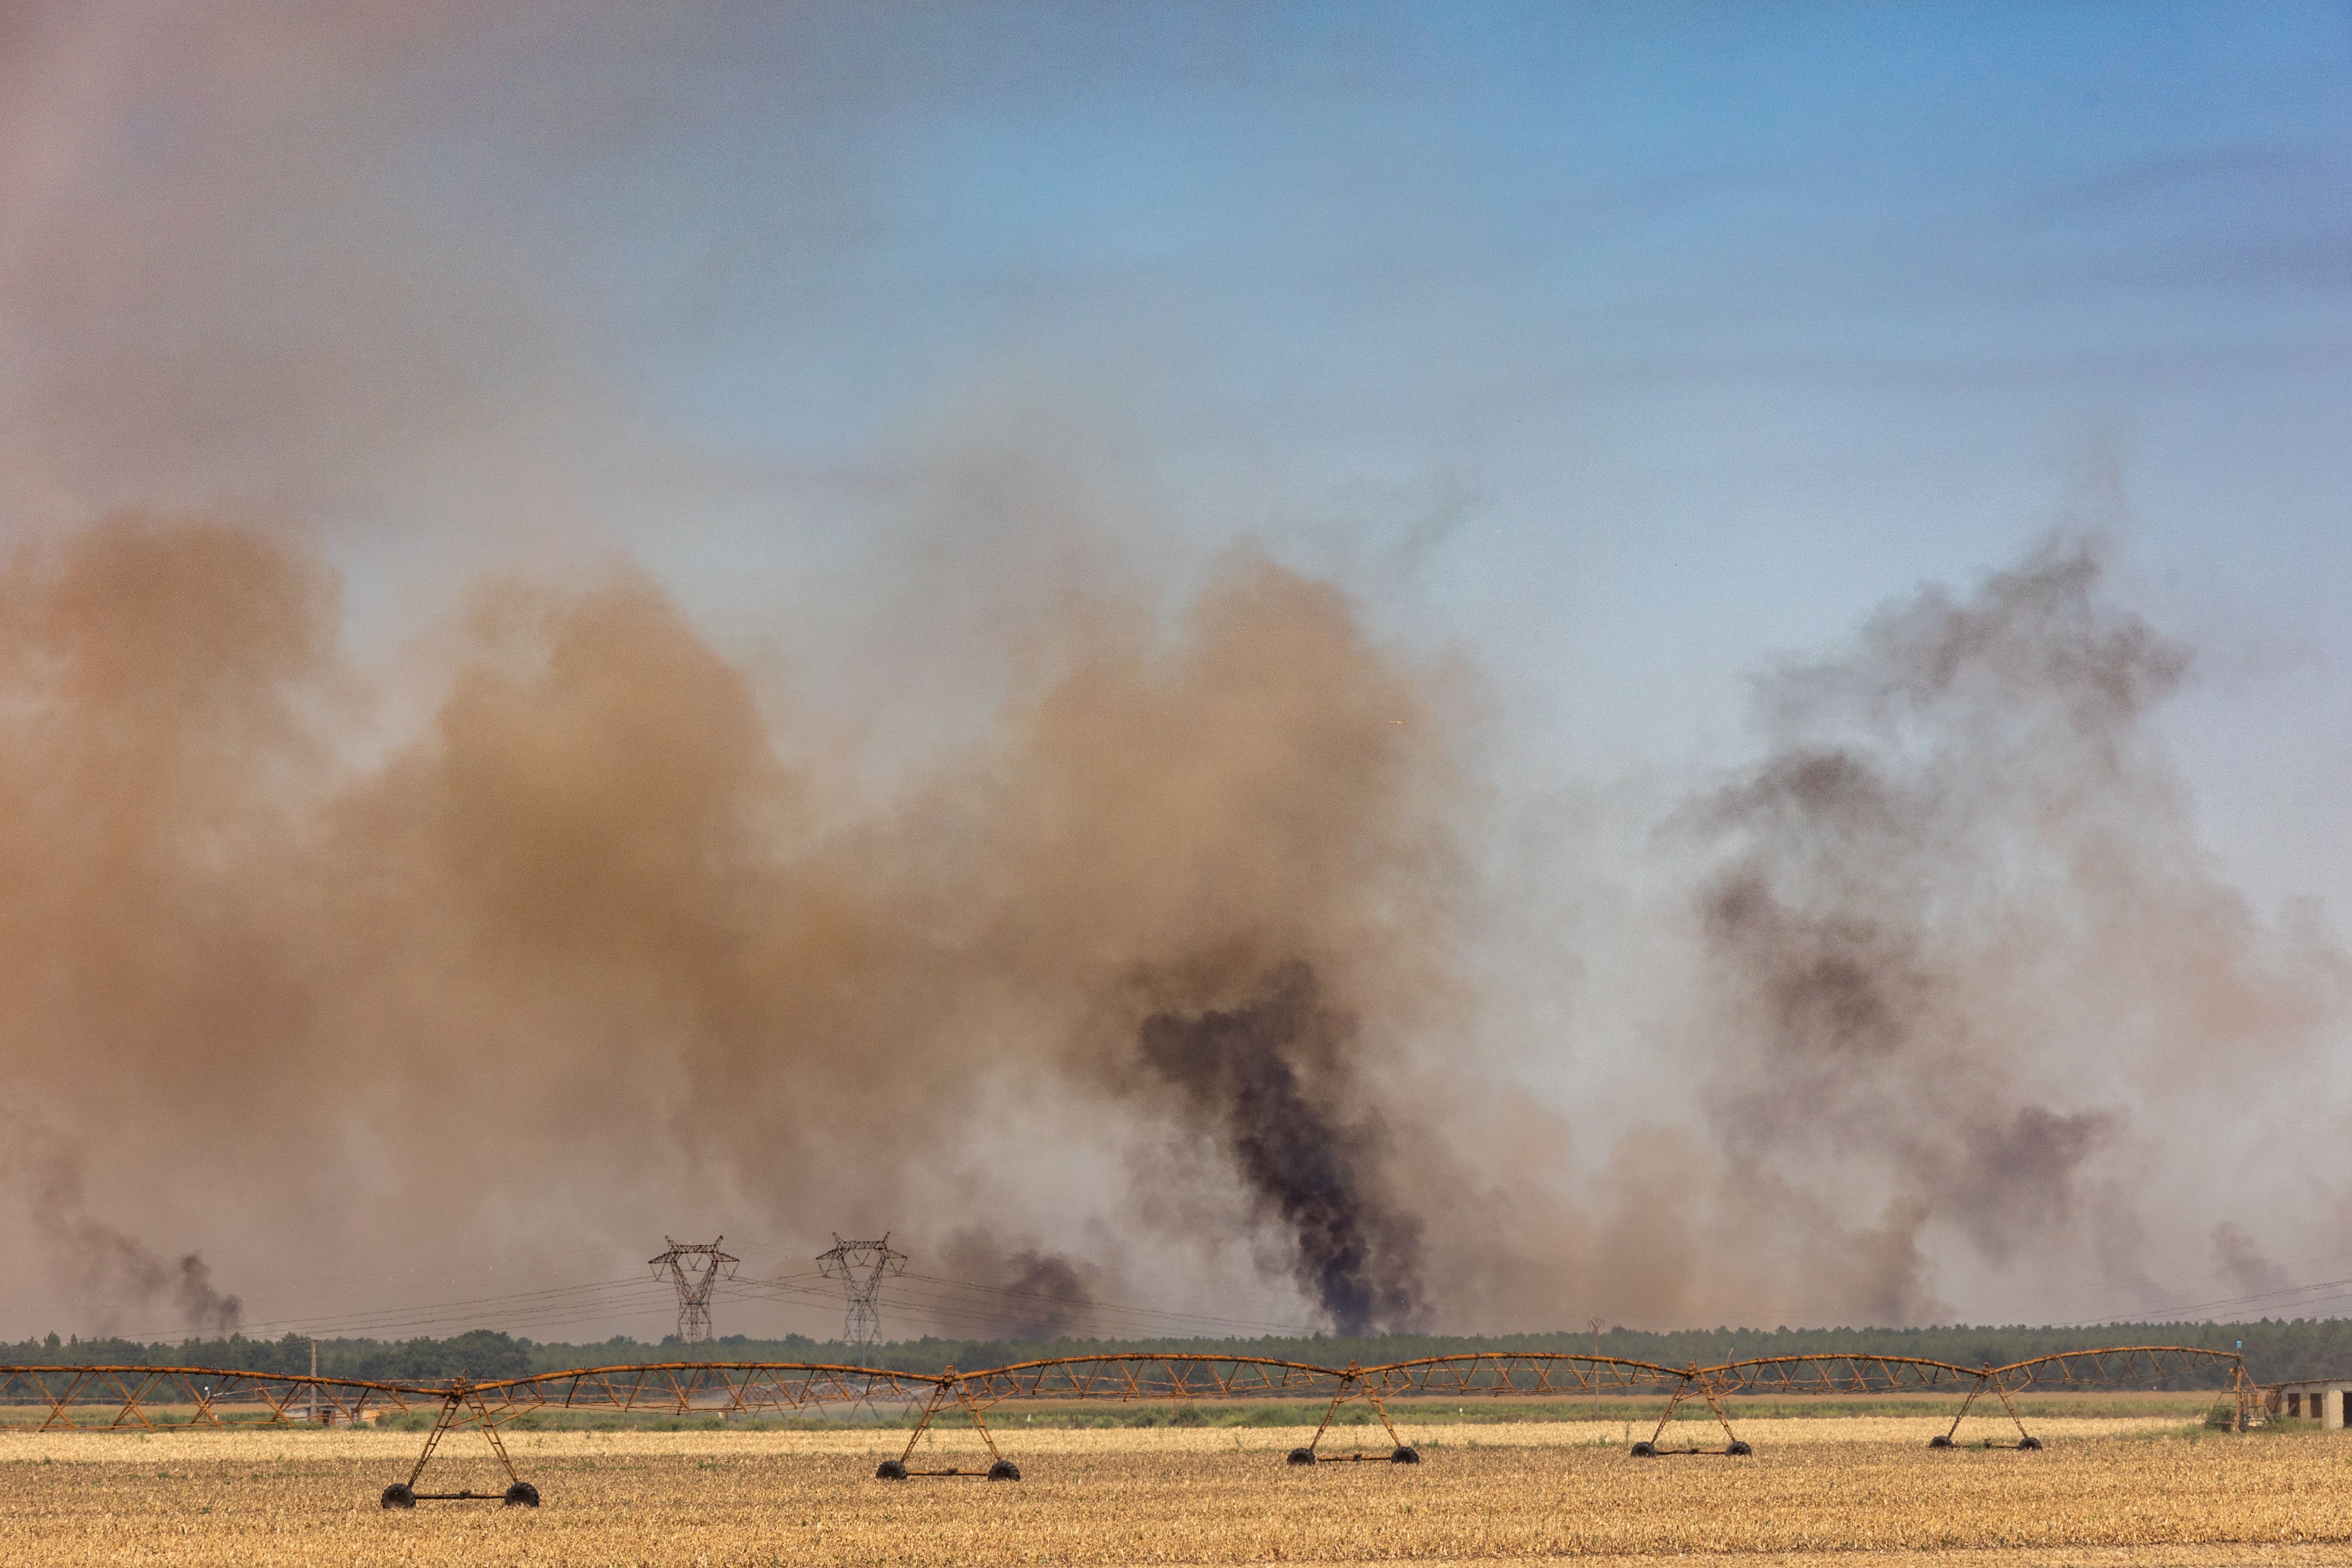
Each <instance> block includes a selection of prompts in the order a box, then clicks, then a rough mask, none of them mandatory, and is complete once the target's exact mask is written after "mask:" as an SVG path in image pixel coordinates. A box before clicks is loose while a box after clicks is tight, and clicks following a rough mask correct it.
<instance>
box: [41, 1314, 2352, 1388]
mask: <svg viewBox="0 0 2352 1568" xmlns="http://www.w3.org/2000/svg"><path fill="white" fill-rule="evenodd" d="M2240 1342H2243V1344H2244V1348H2245V1357H2246V1368H2247V1370H2248V1371H2249V1372H2250V1373H2252V1375H2253V1376H2254V1377H2255V1379H2256V1380H2257V1381H2260V1382H2263V1383H2277V1382H2284V1381H2290V1380H2294V1379H2300V1378H2322V1377H2352V1319H2345V1318H2319V1319H2310V1318H2297V1319H2292V1320H2286V1321H2272V1320H2269V1319H2264V1320H2263V1321H2260V1322H2252V1323H2110V1324H2107V1325H2105V1326H2104V1327H2101V1328H2093V1329H2074V1328H2067V1329H2053V1328H2031V1327H2027V1326H2025V1325H2023V1324H2016V1325H2011V1326H2008V1327H1990V1326H1986V1327H1976V1326H1970V1325H1968V1324H1954V1325H1951V1326H1949V1327H1944V1328H1931V1329H1787V1328H1781V1329H1728V1328H1722V1329H1686V1330H1678V1331H1674V1332H1670V1333H1655V1332H1651V1331H1646V1330H1641V1329H1611V1330H1609V1331H1606V1332H1605V1333H1603V1334H1602V1335H1601V1341H1600V1350H1601V1353H1602V1354H1604V1355H1613V1356H1622V1357H1624V1358H1626V1359H1628V1360H1632V1361H1645V1362H1654V1363H1660V1364H1662V1365H1665V1366H1685V1365H1688V1364H1689V1363H1693V1362H1696V1363H1698V1364H1699V1365H1701V1366H1708V1365H1713V1364H1715V1363H1719V1362H1726V1361H1738V1360H1743V1359H1745V1358H1747V1357H1749V1356H1769V1355H1802V1354H1808V1353H1835V1352H1859V1353H1864V1354H1874V1355H1908V1356H1924V1357H1926V1358H1927V1359H1929V1360H1932V1361H1943V1362H1951V1363H1957V1364H1958V1365H1960V1366H1971V1367H1972V1366H1978V1365H1981V1364H1983V1363H1987V1362H1990V1363H1993V1364H1995V1365H2000V1364H2003V1363H2008V1362H2013V1361H2023V1360H2025V1359H2027V1358H2028V1357H2032V1356H2037V1355H2047V1354H2049V1353H2051V1352H2055V1351H2074V1350H2089V1349H2092V1348H2095V1347H2096V1346H2100V1345H2116V1344H2168V1345H2190V1346H2195V1347H2199V1348H2202V1349H2208V1350H2231V1349H2233V1348H2236V1347H2237V1345H2238V1344H2239V1343H2240ZM310 1343H311V1342H310V1341H309V1340H307V1339H304V1338H302V1337H301V1336H300V1335H298V1334H288V1335H286V1336H285V1337H284V1338H282V1339H276V1340H249V1339H247V1338H246V1337H245V1336H244V1335H242V1334H233V1335H231V1336H229V1337H228V1338H226V1339H220V1340H188V1341H184V1342H180V1343H176V1344H170V1343H156V1344H141V1343H138V1342H132V1341H129V1340H114V1339H99V1340H71V1339H69V1340H60V1339H59V1338H58V1336H57V1335H55V1334H51V1335H49V1336H48V1337H47V1338H46V1339H40V1340H26V1341H24V1342H21V1343H18V1344H7V1343H4V1342H0V1363H31V1364H36V1365H66V1364H90V1363H103V1364H112V1365H125V1366H213V1367H223V1368H234V1369H238V1370H243V1371H251V1372H273V1373H304V1372H308V1371H310ZM318 1347H319V1370H320V1373H325V1374H327V1375H329V1376H332V1377H353V1378H364V1379H368V1380H370V1381H373V1382H383V1383H400V1382H405V1381H409V1380H414V1379H422V1378H439V1377H455V1376H457V1375H459V1374H463V1375H465V1376H467V1377H473V1378H505V1377H524V1376H528V1375H530V1373H539V1372H559V1371H562V1370H564V1369H566V1368H569V1367H575V1366H615V1365H624V1364H627V1363H636V1362H651V1361H684V1360H694V1361H800V1362H838V1363H848V1364H854V1365H859V1366H874V1367H882V1368H887V1369H888V1370H891V1371H895V1372H920V1373H937V1372H940V1371H942V1370H944V1369H946V1368H947V1367H950V1366H955V1367H961V1368H963V1369H964V1370H966V1371H973V1370H977V1369H979V1368H982V1367H991V1366H1003V1365H1004V1364H1006V1363H1011V1362H1018V1361H1031V1360H1036V1359H1039V1358H1042V1357H1045V1356H1056V1355H1090V1354H1104V1353H1109V1352H1119V1351H1158V1352H1192V1353H1195V1354H1208V1355H1249V1356H1265V1357H1267V1358H1269V1359H1272V1360H1276V1361H1296V1362H1309V1363H1314V1364H1316V1365H1318V1366H1345V1365H1347V1364H1348V1363H1349V1362H1356V1363H1360V1364H1362V1365H1365V1366H1370V1365H1374V1364H1377V1363H1381V1362H1393V1361H1408V1360H1412V1359H1413V1358H1415V1357H1419V1356H1433V1355H1457V1354H1463V1353H1466V1352H1478V1351H1553V1352H1567V1353H1589V1352H1591V1351H1592V1349H1593V1337H1592V1336H1591V1334H1589V1333H1582V1334H1580V1333H1574V1332H1565V1333H1553V1334H1505V1335H1495V1336H1487V1337H1478V1338H1462V1337H1451V1336H1444V1335H1435V1334H1385V1335H1377V1336H1371V1337H1367V1338H1359V1339H1342V1338H1337V1337H1328V1336H1325V1335H1320V1334H1318V1335H1313V1336H1310V1337H1307V1338H1303V1339H1302V1338H1285V1339H1272V1338H1269V1339H1258V1340H1205V1339H1186V1340H1068V1339H1065V1340H1054V1341H1051V1342H1046V1341H1035V1340H945V1339H933V1338H924V1339H919V1340H898V1341H894V1342H890V1343H888V1344H885V1345H880V1346H877V1347H871V1348H867V1349H865V1350H858V1351H853V1350H851V1349H849V1348H848V1347H845V1346H844V1345H841V1344H837V1343H825V1342H819V1341H816V1340H812V1339H809V1338H807V1337H805V1336H803V1335H800V1334H793V1335H790V1336H787V1337H786V1338H784V1339H781V1340H755V1339H751V1338H749V1337H747V1336H745V1335H742V1334H729V1335H727V1336H726V1337H724V1338H722V1339H719V1340H718V1341H716V1342H712V1343H710V1344H708V1345H696V1346H693V1347H691V1348H688V1347H686V1346H682V1345H680V1344H679V1343H678V1341H677V1336H675V1335H672V1336H670V1337H668V1338H666V1339H664V1340H663V1341H662V1342H660V1343H658V1344H647V1343H646V1342H642V1341H638V1340H631V1339H611V1340H606V1341H604V1342H602V1343H598V1344H546V1343H539V1342H533V1341H530V1340H527V1339H516V1338H513V1337H512V1336H510V1335H507V1334H502V1333H497V1332H494V1331H490V1330H487V1329H478V1330H475V1331H473V1332H471V1333H464V1334H457V1335H455V1336H453V1337H451V1338H449V1339H444V1340H435V1339H414V1340H400V1341H390V1340H365V1339H334V1340H320V1341H319V1342H318ZM2221 1381H2222V1379H2221V1376H2220V1375H2219V1374H2214V1375H2210V1376H2193V1377H2189V1378H2186V1379H2176V1380H2174V1381H2172V1382H2171V1383H2168V1384H2164V1385H2163V1386H2168V1387H2210V1386H2217V1385H2219V1384H2221Z"/></svg>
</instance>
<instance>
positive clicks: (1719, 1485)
mask: <svg viewBox="0 0 2352 1568" xmlns="http://www.w3.org/2000/svg"><path fill="white" fill-rule="evenodd" d="M1772 1425H1773V1426H1775V1427H1776V1428H1780V1430H1776V1431H1774V1432H1772V1433H1771V1434H1770V1435H1769V1439H1768V1440H1767V1441H1765V1442H1760V1443H1759V1453H1758V1455H1757V1457H1755V1458H1744V1459H1725V1458H1692V1459H1682V1460H1670V1461H1657V1462H1646V1463H1645V1462H1643V1461H1638V1460H1631V1459H1628V1458H1626V1456H1625V1454H1624V1451H1623V1448H1622V1445H1621V1444H1619V1443H1618V1442H1616V1441H1615V1440H1614V1439H1615V1437H1616V1436H1617V1433H1616V1432H1614V1431H1609V1430H1605V1429H1604V1430H1600V1431H1596V1430H1595V1428H1594V1427H1593V1426H1589V1425H1580V1424H1574V1423H1561V1424H1558V1425H1554V1426H1532V1425H1530V1426H1509V1427H1499V1428H1498V1427H1496V1426H1484V1425H1479V1426H1468V1425H1465V1426H1420V1425H1418V1424H1415V1428H1414V1432H1413V1436H1415V1437H1416V1439H1417V1440H1418V1441H1419V1442H1420V1443H1421V1444H1422V1445H1423V1451H1424V1453H1425V1454H1426V1462H1425V1463H1423V1464H1422V1465H1420V1466H1417V1467H1391V1466H1389V1465H1386V1464H1381V1465H1364V1466H1355V1465H1346V1466H1318V1467H1315V1468H1313V1469H1311V1470H1306V1471H1298V1470H1293V1469H1290V1468H1286V1467H1285V1466H1283V1465H1281V1464H1280V1462H1279V1458H1278V1452H1277V1451H1278V1450H1279V1449H1280V1448H1281V1447H1284V1446H1286V1444H1288V1443H1290V1442H1293V1441H1295V1440H1296V1436H1297V1434H1295V1433H1293V1432H1291V1431H1288V1430H1286V1429H1284V1428H1279V1427H1263V1428H1228V1429H1214V1428H1179V1429H1150V1430H1114V1431H1045V1430H1038V1431H1035V1432H1034V1433H1023V1434H1019V1435H1018V1437H1017V1439H1016V1440H1017V1441H1018V1442H1019V1445H1020V1448H1021V1452H1022V1456H1023V1458H1024V1475H1025V1477H1026V1479H1024V1480H1023V1481H1021V1482H1019V1483H1017V1484H992V1483H989V1482H984V1481H977V1480H963V1479H959V1480H942V1481H929V1482H915V1483H901V1484H892V1483H887V1482H877V1481H876V1480H874V1479H873V1466H874V1462H875V1458H876V1456H877V1455H878V1454H880V1453H882V1452H883V1451H884V1449H885V1447H886V1446H887V1434H877V1433H864V1432H838V1431H836V1432H776V1433H730V1432H715V1433H696V1432H681V1433H635V1432H618V1433H568V1432H567V1433H551V1432H549V1433H516V1434H514V1435H513V1436H512V1437H511V1438H510V1441H511V1442H512V1443H513V1444H514V1445H515V1446H516V1447H517V1448H518V1449H519V1450H520V1451H519V1452H518V1456H517V1457H518V1458H521V1457H522V1453H521V1451H527V1452H528V1453H529V1455H530V1466H531V1468H532V1471H533V1473H534V1474H535V1475H536V1476H537V1477H538V1478H539V1480H540V1484H541V1489H542V1491H543V1492H544V1493H545V1495H546V1499H547V1505H546V1506H545V1507H544V1508H541V1509H539V1510H523V1509H516V1510H509V1509H503V1508H499V1507H496V1506H478V1505H464V1504H459V1505H449V1506H445V1507H443V1508H440V1509H438V1510H435V1509H420V1510H415V1511H414V1512H386V1511H384V1510H381V1509H379V1508H378V1507H377V1506H376V1492H377V1490H378V1489H380V1487H381V1485H382V1478H383V1469H384V1466H385V1464H386V1462H387V1461H388V1460H391V1459H394V1458H397V1457H399V1456H401V1455H402V1454H404V1453H406V1452H407V1451H408V1450H409V1448H410V1447H411V1444H410V1442H409V1440H408V1438H407V1436H406V1435H404V1434H395V1433H381V1434H378V1433H369V1432H356V1433H318V1432H299V1431H284V1430H279V1431H273V1432H267V1433H262V1432H256V1433H226V1432H216V1431H210V1432H186V1433H175V1434H166V1435H153V1436H144V1435H138V1434H95V1433H53V1434H47V1435H36V1434H6V1435H0V1563H59V1562H73V1563H174V1564H180V1563H184V1564H191V1565H193V1568H226V1565H228V1564H236V1565H238V1568H246V1565H266V1564H277V1563H411V1564H418V1565H424V1568H431V1565H437V1564H443V1563H447V1564H453V1565H454V1564H458V1563H467V1564H476V1563H478V1564H506V1563H551V1562H554V1563H583V1564H584V1563H660V1564H669V1563H679V1564H684V1563H712V1564H722V1563H723V1564H749V1563H824V1564H830V1563H842V1564H850V1563H909V1564H933V1563H940V1564H944V1563H1055V1564H1059V1563H1204V1564H1205V1563H1265V1562H1274V1561H1284V1562H1314V1563H1387V1562H1397V1561H1415V1562H1423V1563H1429V1562H1438V1563H1444V1562H1454V1563H1508V1562H1532V1561H1541V1560H1544V1559H1547V1558H1556V1557H1559V1556H1563V1555H1570V1554H1573V1555H1575V1556H1577V1557H1579V1558H1580V1559H1581V1560H1583V1561H1586V1562H1602V1563H1605V1562H1609V1561H1611V1560H1612V1559H1623V1560H1628V1561H1642V1560H1643V1559H1645V1558H1655V1557H1659V1556H1670V1555H1675V1554H1677V1553H1702V1554H1706V1555H1707V1556H1708V1557H1710V1558H1711V1559H1712V1561H1713V1562H1714V1563H1717V1564H1719V1565H1722V1568H1731V1565H1733V1564H1738V1563H1743V1562H1756V1563H1762V1562H1771V1563H1791V1562H1796V1563H1803V1562H1808V1561H1820V1562H1823V1563H1826V1562H1831V1561H1834V1562H1837V1563H1845V1564H1852V1563H1863V1562H1868V1561H1873V1560H1877V1559H1880V1558H1887V1559H1891V1560H1894V1561H1898V1562H1902V1563H1906V1564H1915V1565H1919V1568H1925V1565H1927V1564H1930V1563H1953V1564H1959V1563H1968V1564H1972V1565H1978V1568H2008V1565H2010V1564H2026V1563H2050V1564H2060V1563H2064V1564H2074V1563H2084V1564H2087V1563H2135V1564H2137V1563H2151V1564H2177V1565H2179V1568H2205V1565H2209V1564H2225V1563H2279V1564H2304V1563H2336V1562H2343V1561H2345V1560H2347V1557H2352V1487H2347V1484H2346V1482H2347V1479H2352V1468H2347V1467H2348V1466H2352V1436H2345V1435H2336V1434H2326V1435H2320V1434H2309V1435H2292V1436H2251V1437H2243V1438H2231V1437H2229V1436H2204V1437H2202V1438H2201V1439H2200V1440H2199V1441H2197V1442H2194V1443H2192V1442H2189V1441H2188V1440H2186V1439H2185V1438H2180V1437H2159V1436H2091V1435H2089V1434H2090V1431H2091V1430H2092V1429H2093V1428H2092V1426H2091V1424H2089V1423H2084V1424H2082V1426H2080V1427H2078V1426H2076V1424H2074V1423H2066V1424H2063V1425H2054V1426H2052V1427H2050V1428H2049V1429H2048V1440H2049V1442H2050V1447H2049V1448H2048V1449H2047V1450H2046V1451H2044V1452H2042V1453H2039V1454H2020V1453H2016V1452H2013V1451H1993V1452H1984V1451H1978V1450H1967V1449H1963V1450H1959V1451H1957V1452H1951V1453H1931V1452H1929V1451H1928V1450H1927V1449H1926V1448H1925V1447H1923V1446H1921V1445H1922V1441H1923V1439H1920V1438H1919V1437H1918V1435H1917V1434H1916V1433H1914V1432H1913V1431H1912V1430H1911V1428H1913V1427H1915V1426H1916V1427H1918V1428H1919V1431H1921V1432H1924V1431H1926V1430H1927V1425H1928V1424H1927V1423H1926V1422H1924V1421H1921V1420H1906V1419H1904V1418H1899V1417H1888V1418H1874V1417H1824V1418H1818V1419H1814V1420H1811V1421H1805V1420H1790V1421H1787V1422H1776V1423H1773V1424H1772ZM2101 1425H2107V1424H2104V1423H2103V1424H2101ZM2137 1425H2139V1426H2142V1427H2143V1428H2144V1426H2145V1422H2144V1420H2143V1422H2142V1423H2139V1424H2137ZM1007 1436H1012V1434H1007ZM1759 1436H1764V1435H1763V1434H1759ZM1963 1436H1964V1437H1965V1436H1967V1434H1965V1433H1964V1434H1963ZM1350 1446H1351V1445H1350V1444H1349V1443H1347V1442H1345V1441H1344V1440H1343V1441H1342V1443H1341V1444H1340V1445H1339V1447H1340V1448H1341V1449H1342V1450H1343V1451H1344V1449H1345V1448H1347V1447H1350ZM924 1447H925V1450H926V1452H928V1453H930V1454H932V1455H933V1456H935V1457H936V1458H939V1459H940V1460H941V1461H944V1462H948V1463H955V1462H960V1461H962V1460H966V1459H969V1458H972V1457H974V1456H977V1455H978V1454H979V1453H980V1452H981V1451H982V1450H981V1449H980V1447H979V1445H978V1443H977V1441H976V1439H975V1438H974V1437H973V1436H972V1435H971V1434H970V1433H966V1432H955V1431H944V1432H940V1433H938V1434H937V1435H936V1436H933V1437H931V1438H930V1439H929V1440H928V1441H927V1442H926V1444H925V1445H924ZM450 1469H451V1472H452V1473H451V1475H450V1477H449V1479H450V1481H451V1482H452V1483H453V1484H457V1485H467V1484H472V1485H488V1484H489V1483H490V1481H491V1480H492V1479H493V1476H494V1475H495V1472H494V1471H493V1470H492V1468H491V1467H490V1465H489V1463H488V1459H487V1456H483V1457H480V1458H477V1457H475V1456H473V1455H471V1454H468V1455H467V1456H466V1457H464V1458H456V1457H453V1458H452V1460H451V1461H450ZM1759 1554H1760V1555H1759Z"/></svg>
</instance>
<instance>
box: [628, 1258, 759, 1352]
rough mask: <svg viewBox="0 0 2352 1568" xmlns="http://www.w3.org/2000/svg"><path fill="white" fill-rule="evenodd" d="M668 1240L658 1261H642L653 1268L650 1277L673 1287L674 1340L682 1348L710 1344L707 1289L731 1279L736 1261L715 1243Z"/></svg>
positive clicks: (737, 1260) (708, 1292)
mask: <svg viewBox="0 0 2352 1568" xmlns="http://www.w3.org/2000/svg"><path fill="white" fill-rule="evenodd" d="M662 1239H663V1240H664V1241H669V1250H668V1251H667V1252H665V1253H663V1254H662V1255H661V1256H660V1257H659V1258H647V1259H646V1261H647V1262H648V1263H650V1264H652V1265H653V1269H654V1278H655V1279H664V1278H667V1279H668V1280H669V1281H670V1282H671V1283H672V1284H674V1285H676V1286H677V1340H678V1343H680V1344H686V1345H701V1344H709V1342H710V1289H711V1287H712V1286H714V1285H716V1284H718V1283H719V1281H720V1280H721V1279H734V1278H735V1265H737V1264H738V1263H740V1262H741V1261H742V1259H741V1258H730V1257H729V1256H728V1255H727V1254H726V1253H723V1252H721V1251H719V1241H724V1240H726V1239H727V1238H726V1237H723V1236H722V1237H719V1241H705V1242H681V1241H670V1238H669V1237H666V1236H665V1237H662Z"/></svg>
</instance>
